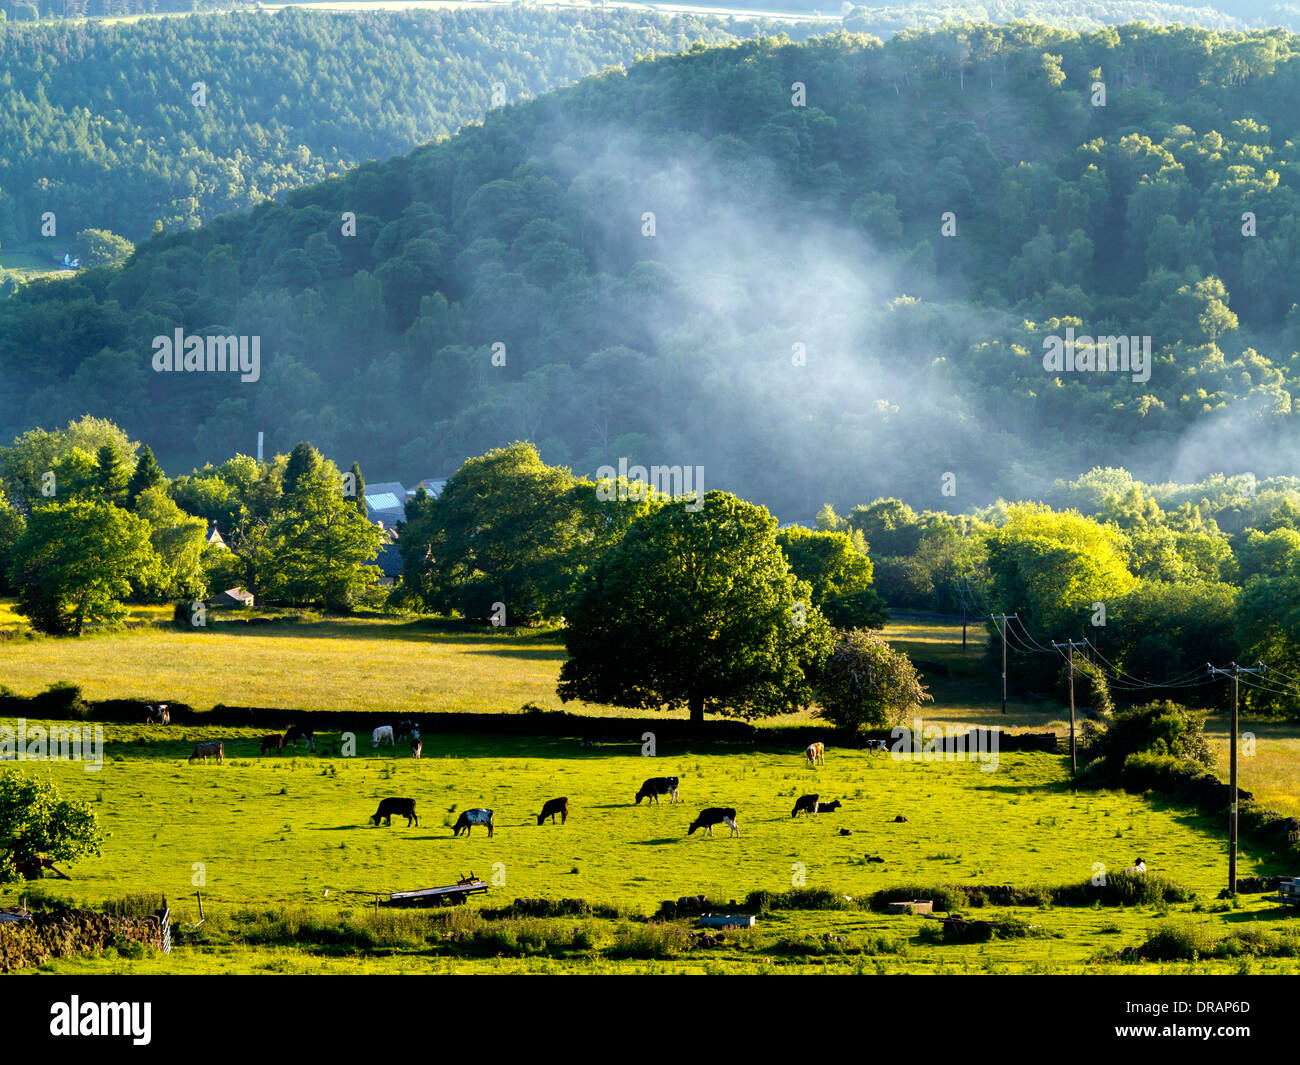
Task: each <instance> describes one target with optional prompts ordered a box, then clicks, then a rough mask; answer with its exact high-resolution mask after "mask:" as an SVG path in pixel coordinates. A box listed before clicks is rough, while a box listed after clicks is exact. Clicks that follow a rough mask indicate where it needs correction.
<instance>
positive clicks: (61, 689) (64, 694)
mask: <svg viewBox="0 0 1300 1065" xmlns="http://www.w3.org/2000/svg"><path fill="white" fill-rule="evenodd" d="M89 715H90V707H89V706H87V705H86V701H85V700H84V699H83V698H82V697H81V689H80V688H79V687H77V685H75V684H68V683H67V682H66V681H61V680H60V681H55V683H53V684H51V685H50V686H49V687H48V688H46V689H45V690H44V691H43V692H40V693H38V694H36V695H33V696H32V697H31V698H30V699H29V700H28V701H27V716H29V717H50V718H55V719H56V720H60V721H67V720H75V719H81V720H84V719H85V718H87V717H89Z"/></svg>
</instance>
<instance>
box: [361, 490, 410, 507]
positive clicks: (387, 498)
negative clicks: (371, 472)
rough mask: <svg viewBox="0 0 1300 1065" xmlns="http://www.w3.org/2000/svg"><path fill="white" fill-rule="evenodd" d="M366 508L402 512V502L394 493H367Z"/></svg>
mask: <svg viewBox="0 0 1300 1065" xmlns="http://www.w3.org/2000/svg"><path fill="white" fill-rule="evenodd" d="M366 506H368V507H369V508H370V509H371V510H401V509H402V501H401V500H399V499H398V498H397V496H395V495H393V493H392V492H380V493H379V494H378V495H371V494H370V493H369V492H367V493H366Z"/></svg>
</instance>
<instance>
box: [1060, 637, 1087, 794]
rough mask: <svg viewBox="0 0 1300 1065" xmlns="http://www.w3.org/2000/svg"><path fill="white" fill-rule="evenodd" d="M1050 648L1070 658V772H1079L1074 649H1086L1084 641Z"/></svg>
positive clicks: (1070, 642) (1070, 641)
mask: <svg viewBox="0 0 1300 1065" xmlns="http://www.w3.org/2000/svg"><path fill="white" fill-rule="evenodd" d="M1052 646H1053V647H1055V648H1056V649H1057V650H1058V651H1059V650H1060V649H1061V648H1062V647H1064V648H1066V649H1067V653H1068V654H1069V656H1070V772H1071V773H1072V774H1073V773H1077V772H1078V771H1079V750H1078V747H1077V746H1076V745H1075V742H1074V649H1075V648H1076V647H1087V646H1088V643H1087V641H1086V640H1066V641H1065V642H1064V643H1057V642H1056V641H1055V640H1053V641H1052Z"/></svg>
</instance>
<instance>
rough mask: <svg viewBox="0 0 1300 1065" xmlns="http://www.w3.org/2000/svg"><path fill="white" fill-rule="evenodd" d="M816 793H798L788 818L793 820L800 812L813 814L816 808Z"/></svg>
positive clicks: (817, 797)
mask: <svg viewBox="0 0 1300 1065" xmlns="http://www.w3.org/2000/svg"><path fill="white" fill-rule="evenodd" d="M819 798H820V796H818V795H800V796H799V798H797V799H795V801H794V809H793V810H791V811H790V819H791V820H794V819H795V818H796V817H798V816H799V815H800V814H801V813H805V814H815V813H816V812H817V809H818V803H817V800H818V799H819Z"/></svg>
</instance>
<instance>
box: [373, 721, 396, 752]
mask: <svg viewBox="0 0 1300 1065" xmlns="http://www.w3.org/2000/svg"><path fill="white" fill-rule="evenodd" d="M370 738H371V740H372V741H373V743H374V746H375V748H376V749H378V747H379V745H380V744H381V743H383V742H384V740H387V741H388V746H390V747H392V746H393V745H394V744H393V726H392V725H380V726H379V727H378V728H377V729H375V731H374V732H373V733H371V736H370Z"/></svg>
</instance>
